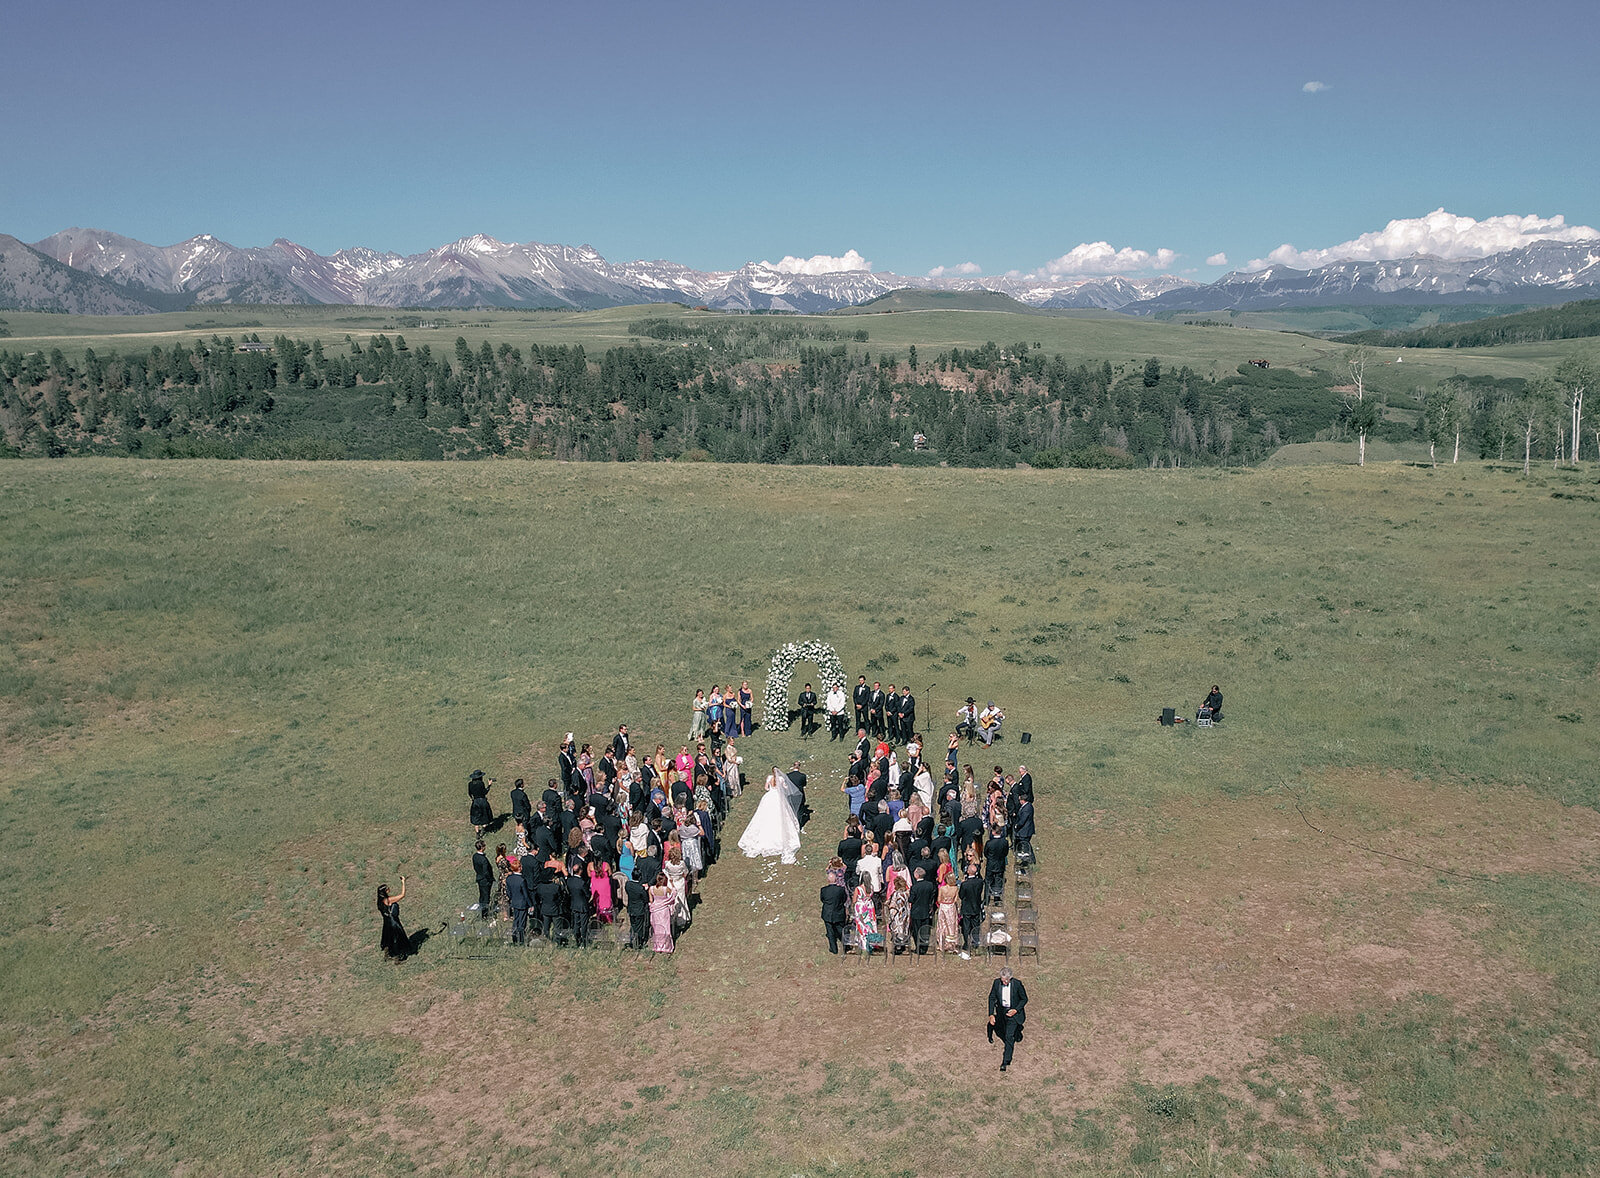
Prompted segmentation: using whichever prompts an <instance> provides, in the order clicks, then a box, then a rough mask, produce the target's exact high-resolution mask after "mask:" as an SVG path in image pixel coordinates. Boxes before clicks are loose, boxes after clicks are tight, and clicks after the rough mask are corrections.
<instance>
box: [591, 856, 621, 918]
mask: <svg viewBox="0 0 1600 1178" xmlns="http://www.w3.org/2000/svg"><path fill="white" fill-rule="evenodd" d="M589 895H590V896H591V897H593V902H594V914H595V915H596V916H598V917H599V918H600V923H601V924H610V923H611V921H612V914H611V907H612V904H613V903H614V902H615V895H614V893H613V892H612V890H611V869H610V868H609V867H608V866H606V864H604V863H602V862H601V861H600V860H598V859H596V860H595V861H594V862H593V863H591V864H589Z"/></svg>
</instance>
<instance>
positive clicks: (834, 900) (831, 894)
mask: <svg viewBox="0 0 1600 1178" xmlns="http://www.w3.org/2000/svg"><path fill="white" fill-rule="evenodd" d="M849 898H850V893H849V892H847V891H845V890H844V888H842V887H840V886H839V885H838V884H836V883H834V882H832V881H831V880H830V881H829V882H828V883H826V884H824V885H823V888H822V927H823V929H824V931H826V932H827V934H828V952H829V953H835V954H836V953H838V952H839V946H840V944H842V943H843V941H844V922H845V903H846V901H848V900H849Z"/></svg>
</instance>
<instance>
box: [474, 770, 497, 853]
mask: <svg viewBox="0 0 1600 1178" xmlns="http://www.w3.org/2000/svg"><path fill="white" fill-rule="evenodd" d="M493 784H494V782H493V781H492V780H489V781H486V780H484V776H483V770H482V769H474V770H473V771H472V776H471V777H469V778H467V796H468V797H469V798H471V799H472V811H471V813H470V814H468V816H467V819H468V821H469V822H471V823H472V826H473V832H474V833H475V834H476V835H477V836H478V837H479V838H482V837H483V828H484V827H486V826H488V825H489V824H490V823H491V822H493V821H494V811H493V810H491V809H490V808H489V787H490V786H491V785H493Z"/></svg>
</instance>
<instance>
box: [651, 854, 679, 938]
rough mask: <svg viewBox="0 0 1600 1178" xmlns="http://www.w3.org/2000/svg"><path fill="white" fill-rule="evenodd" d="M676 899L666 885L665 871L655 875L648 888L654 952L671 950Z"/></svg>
mask: <svg viewBox="0 0 1600 1178" xmlns="http://www.w3.org/2000/svg"><path fill="white" fill-rule="evenodd" d="M676 907H677V900H676V898H675V897H674V896H673V894H672V889H671V888H670V887H668V886H667V873H666V872H664V871H663V872H660V873H658V874H657V875H656V882H655V886H654V887H652V888H651V889H650V948H651V949H652V950H653V951H654V952H656V953H671V952H672V913H673V910H674V909H675V908H676Z"/></svg>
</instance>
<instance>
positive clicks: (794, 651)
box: [761, 638, 844, 732]
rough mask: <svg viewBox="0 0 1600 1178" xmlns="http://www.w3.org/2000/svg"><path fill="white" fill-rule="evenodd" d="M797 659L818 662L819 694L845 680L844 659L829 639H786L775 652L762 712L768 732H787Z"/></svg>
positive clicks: (762, 720)
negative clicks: (791, 640)
mask: <svg viewBox="0 0 1600 1178" xmlns="http://www.w3.org/2000/svg"><path fill="white" fill-rule="evenodd" d="M796 663H815V664H816V666H817V675H818V677H819V679H818V686H819V687H820V688H821V689H822V690H820V691H819V692H817V694H818V695H819V696H820V695H825V694H826V693H827V691H828V688H830V687H832V686H833V685H834V684H835V683H843V682H844V663H842V662H840V661H839V654H838V652H837V651H836V650H834V649H833V647H831V646H829V645H828V644H827V643H826V642H818V641H817V640H816V639H815V638H813V639H810V640H808V641H806V642H786V643H784V644H783V645H782V646H780V647H778V649H777V650H775V651H773V652H772V666H770V667H769V668H767V689H766V692H765V698H764V703H763V707H762V713H761V727H762V728H764V729H766V730H767V731H768V732H783V731H785V730H786V729H787V728H788V727H789V684H790V681H791V680H792V679H793V678H794V667H795V664H796Z"/></svg>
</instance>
